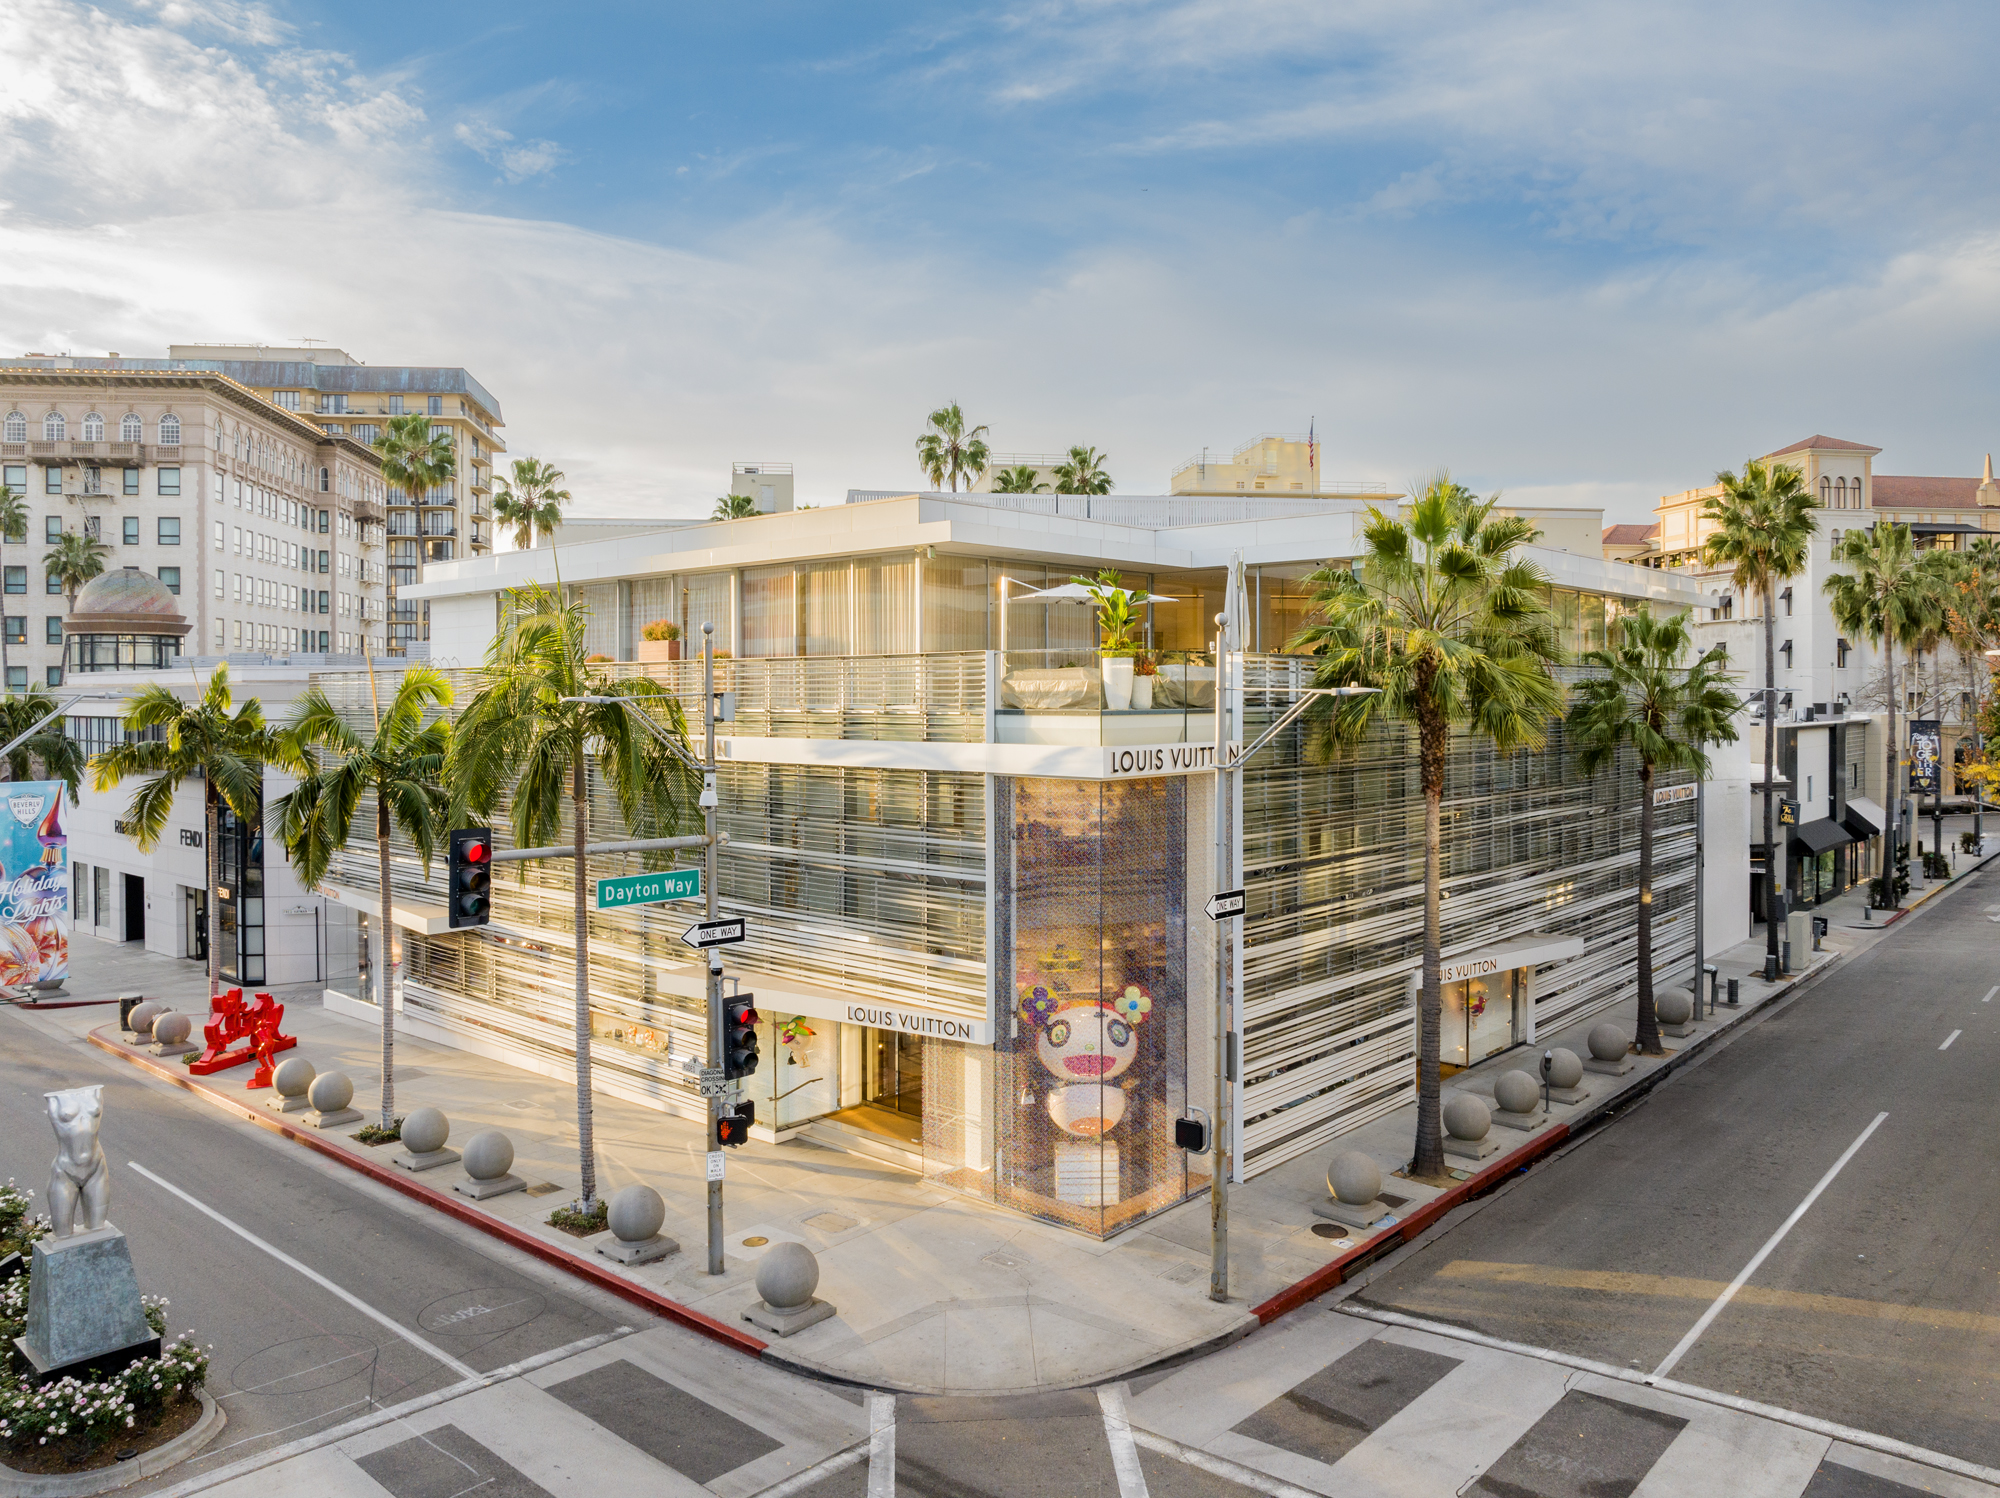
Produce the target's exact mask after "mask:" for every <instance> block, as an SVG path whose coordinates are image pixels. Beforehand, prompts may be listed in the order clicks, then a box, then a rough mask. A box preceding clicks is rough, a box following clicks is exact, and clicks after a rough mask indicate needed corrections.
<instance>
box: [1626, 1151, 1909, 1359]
mask: <svg viewBox="0 0 2000 1498" xmlns="http://www.w3.org/2000/svg"><path fill="white" fill-rule="evenodd" d="M1888 1116H1889V1115H1888V1114H1887V1113H1878V1114H1876V1115H1875V1121H1874V1122H1873V1123H1871V1124H1869V1125H1868V1127H1867V1128H1865V1129H1863V1130H1862V1131H1861V1137H1860V1138H1858V1139H1856V1140H1855V1141H1854V1143H1852V1144H1850V1145H1849V1146H1848V1147H1847V1148H1846V1150H1844V1151H1843V1152H1842V1153H1841V1156H1840V1158H1839V1159H1838V1160H1836V1161H1834V1162H1833V1168H1832V1169H1831V1170H1829V1171H1827V1173H1826V1174H1825V1175H1823V1176H1821V1177H1820V1178H1819V1184H1818V1185H1817V1186H1815V1187H1813V1189H1812V1190H1810V1191H1808V1192H1807V1193H1806V1199H1805V1200H1804V1201H1802V1202H1800V1203H1799V1204H1798V1205H1797V1206H1796V1207H1794V1208H1792V1215H1791V1216H1790V1217H1787V1218H1786V1219H1785V1220H1784V1222H1783V1223H1782V1224H1781V1225H1780V1226H1779V1228H1778V1231H1777V1232H1775V1233H1773V1234H1771V1236H1770V1237H1769V1238H1766V1239H1765V1240H1764V1246H1763V1247H1762V1248H1760V1249H1758V1250H1757V1252H1756V1255H1755V1256H1754V1257H1753V1258H1752V1259H1751V1260H1750V1262H1749V1263H1748V1264H1745V1265H1744V1266H1743V1268H1742V1270H1741V1272H1739V1273H1738V1274H1737V1276H1736V1278H1735V1279H1733V1280H1731V1281H1730V1282H1729V1288H1728V1289H1726V1290H1724V1291H1723V1292H1722V1293H1721V1294H1720V1295H1718V1296H1716V1297H1715V1301H1714V1303H1713V1304H1712V1305H1710V1306H1709V1308H1708V1309H1707V1310H1705V1311H1703V1312H1702V1313H1701V1320H1699V1321H1697V1322H1696V1323H1695V1324H1694V1325H1693V1326H1691V1327H1689V1328H1688V1333H1687V1335H1686V1336H1685V1337H1682V1338H1681V1339H1680V1341H1679V1343H1678V1344H1676V1345H1675V1347H1674V1350H1673V1351H1672V1352H1670V1353H1668V1354H1667V1359H1666V1361H1665V1362H1663V1363H1661V1364H1660V1366H1659V1367H1657V1368H1655V1369H1654V1370H1653V1377H1654V1378H1665V1377H1666V1376H1667V1375H1668V1374H1669V1373H1671V1372H1673V1369H1674V1364H1676V1363H1678V1362H1679V1361H1680V1360H1681V1359H1682V1358H1684V1357H1686V1356H1687V1355H1688V1352H1689V1350H1690V1349H1691V1348H1692V1347H1693V1346H1694V1344H1695V1343H1696V1342H1699V1341H1700V1340H1701V1334H1702V1333H1703V1332H1705V1331H1707V1330H1708V1329H1709V1327H1710V1326H1712V1325H1714V1323H1715V1318H1716V1317H1718V1316H1720V1315H1721V1314H1722V1312H1723V1308H1724V1307H1726V1306H1727V1305H1728V1304H1729V1302H1730V1301H1732V1300H1734V1299H1735V1298H1736V1292H1737V1291H1738V1290H1741V1289H1742V1288H1743V1286H1744V1285H1745V1284H1746V1283H1748V1281H1749V1279H1750V1276H1751V1275H1753V1274H1755V1273H1756V1272H1757V1270H1758V1269H1759V1268H1760V1267H1761V1266H1762V1265H1763V1263H1764V1261H1765V1260H1766V1259H1768V1258H1769V1257H1770V1256H1771V1251H1772V1250H1773V1249H1775V1248H1776V1247H1777V1246H1778V1245H1779V1244H1780V1243H1783V1242H1784V1241H1785V1234H1787V1233H1789V1232H1790V1231H1791V1230H1792V1229H1793V1228H1794V1227H1796V1226H1798V1221H1799V1219H1800V1218H1801V1217H1803V1216H1805V1215H1806V1212H1807V1210H1808V1209H1809V1208H1810V1207H1811V1206H1812V1204H1813V1203H1814V1202H1816V1201H1818V1200H1819V1198H1820V1193H1821V1192H1823V1191H1825V1190H1826V1188H1827V1187H1829V1186H1831V1185H1832V1184H1833V1178H1834V1177H1835V1176H1837V1175H1839V1174H1840V1173H1841V1171H1842V1170H1844V1169H1846V1167H1847V1162H1848V1161H1849V1160H1852V1159H1853V1158H1854V1157H1855V1156H1856V1155H1857V1154H1859V1153H1860V1152H1861V1146H1862V1145H1864V1144H1866V1143H1867V1142H1868V1136H1869V1135H1871V1134H1873V1133H1874V1132H1875V1131H1876V1130H1877V1129H1879V1128H1881V1127H1882V1121H1883V1120H1884V1119H1886V1118H1887V1117H1888Z"/></svg>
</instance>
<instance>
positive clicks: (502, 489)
mask: <svg viewBox="0 0 2000 1498" xmlns="http://www.w3.org/2000/svg"><path fill="white" fill-rule="evenodd" d="M562 481H563V476H562V474H561V472H560V471H559V470H557V469H556V468H555V467H554V466H553V465H551V464H548V463H544V462H543V461H542V460H541V459H540V458H516V459H515V460H514V481H513V483H511V484H510V483H508V482H507V480H505V479H496V480H495V481H494V486H493V487H494V495H493V519H494V521H495V523H496V524H499V525H505V526H512V527H513V529H514V545H515V547H516V548H518V549H519V550H521V551H526V550H527V549H528V548H529V547H531V546H533V545H534V544H535V543H536V541H537V540H542V541H552V540H554V539H555V534H556V532H557V531H558V530H560V529H561V528H562V523H563V515H562V512H563V506H564V505H566V504H568V503H569V490H567V489H564V488H560V487H558V486H559V485H560V484H561V483H562Z"/></svg>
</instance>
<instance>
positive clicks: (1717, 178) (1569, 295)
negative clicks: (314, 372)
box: [0, 0, 2000, 519]
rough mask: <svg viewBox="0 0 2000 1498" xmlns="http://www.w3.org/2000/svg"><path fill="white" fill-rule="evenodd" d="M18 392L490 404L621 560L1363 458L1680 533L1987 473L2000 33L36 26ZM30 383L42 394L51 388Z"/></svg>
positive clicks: (1573, 12) (1976, 20)
mask: <svg viewBox="0 0 2000 1498" xmlns="http://www.w3.org/2000/svg"><path fill="white" fill-rule="evenodd" d="M0 25H4V26H5V27H6V29H7V32H8V34H11V35H15V36H33V37H35V38H37V42H38V45H37V46H35V47H33V48H23V49H20V50H17V51H16V52H15V53H14V54H13V56H12V57H11V58H10V62H9V65H8V67H7V68H6V69H5V70H0V199H4V201H5V204H6V206H5V207H4V209H0V348H6V349H7V351H9V352H19V351H22V350H25V349H28V348H36V349H40V348H45V347H49V346H51V345H53V346H56V347H60V348H74V349H76V350H78V351H82V352H93V351H101V350H104V349H109V348H116V349H119V350H120V351H121V352H127V353H150V352H157V351H158V350H159V349H160V348H162V347H163V346H164V345H165V344H166V343H167V342H169V341H180V340H190V339H210V338H235V337H252V338H261V339H265V340H268V341H272V342H283V341H287V340H289V339H291V338H293V337H296V336H299V335H306V336H314V337H320V338H324V339H327V340H329V341H331V342H334V343H337V344H340V345H342V346H344V347H346V348H348V349H350V350H351V351H352V352H354V353H355V354H356V355H357V356H358V357H361V358H364V359H368V360H370V361H372V362H381V363H388V362H397V363H402V362H449V363H463V364H465V365H467V366H468V367H470V368H471V369H473V370H474V372H475V373H476V374H477V375H478V377H479V378H480V379H481V380H482V381H483V382H484V383H485V384H486V385H487V386H488V388H490V389H492V390H493V391H495V393H496V394H497V395H498V396H499V397H500V399H501V400H502V402H503V403H504V405H505V407H506V414H507V418H508V422H509V440H510V444H511V446H512V448H513V451H514V452H515V453H516V454H520V453H523V452H533V453H536V454H538V455H541V456H544V457H548V458H550V459H552V460H553V461H555V462H557V463H558V464H559V465H560V466H562V467H563V468H565V470H566V471H567V472H568V473H569V474H570V476H571V479H572V481H573V482H572V486H571V487H572V488H573V489H574V490H575V491H576V492H577V494H578V507H579V509H580V510H582V511H587V512H594V513H631V512H669V513H674V512H678V513H685V512H692V511H696V510H700V509H705V508H706V505H707V503H708V501H709V500H710V499H711V498H712V496H713V495H714V494H715V493H717V492H719V491H720V489H721V488H722V486H723V484H724V482H726V475H727V472H728V465H729V463H730V461H731V460H732V459H753V458H761V459H779V460H789V461H792V462H794V463H795V464H797V465H798V470H799V483H800V488H801V491H802V493H803V494H804V495H806V496H808V497H815V498H821V499H832V498H837V497H838V496H839V494H840V492H841V491H842V490H844V489H845V488H847V487H850V486H854V487H865V488H872V487H882V486H888V485H894V484H906V483H911V482H914V481H915V478H916V473H915V469H914V465H913V464H912V462H911V461H910V458H909V453H910V444H911V441H912V439H913V438H914V436H915V434H916V431H917V429H918V427H919V425H920V424H921V420H922V416H923V413H924V411H925V410H927V409H928V408H929V406H930V405H932V404H934V403H935V402H936V401H938V400H940V399H945V398H954V397H955V398H957V399H960V400H961V401H963V402H964V403H965V405H966V407H967V408H968V411H969V413H970V414H971V415H972V417H973V418H974V419H975V420H979V421H984V422H987V423H989V424H990V425H991V426H992V428H993V438H994V441H995V444H996V446H998V447H1000V448H1002V449H1004V450H1025V451H1047V450H1056V449H1060V448H1061V447H1064V446H1067V445H1068V444H1070V443H1072V442H1091V443H1094V444H1095V445H1097V446H1098V447H1100V448H1102V449H1105V450H1106V451H1108V452H1109V453H1110V455H1111V459H1112V462H1111V468H1112V472H1113V473H1114V475H1115V476H1116V477H1117V479H1118V486H1119V488H1120V489H1122V490H1126V491H1131V492H1147V491H1158V490H1160V489H1162V488H1164V487H1165V484H1166V480H1167V475H1168V473H1169V471H1170V470H1171V468H1172V467H1173V466H1174V465H1175V464H1176V463H1177V462H1178V461H1179V460H1180V459H1182V458H1184V457H1186V456H1188V455H1190V454H1192V453H1193V452H1195V451H1196V450H1197V449H1199V448H1201V447H1202V446H1204V445H1206V446H1208V447H1211V448H1227V447H1230V446H1232V445H1234V444H1235V443H1237V442H1240V441H1242V440H1245V439H1247V438H1249V437H1251V436H1252V435H1254V434H1256V433H1258V432H1261V431H1291V430H1302V429H1303V428H1304V426H1305V424H1306V422H1307V421H1308V420H1309V419H1313V420H1316V421H1317V423H1318V426H1319V430H1320V433H1321V435H1322V437H1323V438H1324V439H1325V441H1326V446H1327V459H1326V471H1327V473H1328V474H1329V476H1334V477H1355V478H1381V479H1387V480H1390V481H1392V482H1397V481H1402V480H1406V479H1408V478H1409V477H1410V476H1412V475H1414V474H1416V473H1419V472H1423V471H1427V470H1429V469H1431V468H1433V467H1436V466H1438V465H1448V466H1450V467H1451V468H1452V469H1453V470H1454V471H1456V472H1457V473H1458V474H1459V475H1460V476H1461V477H1463V478H1466V479H1467V480H1469V481H1471V482H1474V483H1476V484H1478V485H1479V486H1481V487H1482V488H1487V489H1492V488H1504V489H1505V490H1506V491H1507V492H1510V493H1513V494H1516V495H1522V494H1525V495H1529V496H1532V497H1535V498H1539V499H1543V500H1546V501H1550V502H1563V501H1565V500H1567V501H1574V502H1587V503H1601V504H1604V505H1605V506H1606V507H1607V509H1608V511H1609V512H1610V513H1609V515H1608V516H1607V518H1610V519H1636V518H1642V517H1643V516H1644V515H1645V514H1646V512H1647V511H1648V510H1649V509H1650V506H1651V503H1652V500H1653V499H1654V497H1656V496H1657V495H1658V494H1660V493H1661V492H1663V491H1667V490H1675V489H1679V488H1683V487H1686V486H1688V485H1692V484H1697V483H1700V482H1703V481H1704V480H1705V479H1706V478H1707V477H1709V476H1710V475H1712V473H1713V472H1714V470H1715V469H1716V468H1718V467H1721V466H1725V465H1733V464H1735V463H1736V462H1739V461H1740V460H1741V459H1742V458H1743V457H1744V456H1745V455H1746V454H1747V453H1752V452H1761V451H1766V450H1769V449H1771V448H1774V447H1777V446H1780V445H1783V444H1784V443H1787V442H1790V441H1792V440H1795V439H1796V438H1798V437H1802V436H1805V435H1807V434H1809V433H1811V432H1814V431H1825V432H1829V433H1832V434H1834V435H1838V436H1845V437H1851V438H1855V439H1859V440H1865V441H1869V442H1872V443H1875V444H1877V445H1879V446H1881V447H1883V448H1884V449H1885V451H1884V454H1883V456H1882V458H1881V459H1880V460H1879V462H1880V466H1882V468H1883V469H1884V470H1885V471H1892V472H1957V473H1971V472H1976V471H1977V468H1978V463H1979V460H1980V457H1981V456H1982V455H1983V454H1984V453H1985V452H1986V451H1987V450H1988V449H1990V448H1992V447H1994V446H1996V445H2000V444H1996V438H1995V435H1994V428H1993V422H1992V418H1991V412H1992V409H1993V375H1992V364H1993V358H1992V353H1991V349H1992V346H1993V342H1994V337H1995V333H1996V331H2000V235H1996V229H2000V201H1996V189H1995V183H1994V180H1993V172H1992V166H1991V164H1992V162H1993V161H1994V160H1995V159H1996V152H1995V147H1996V145H2000V140H1996V129H1995V123H1996V122H1995V104H1994V102H1993V98H1994V92H1995V91H1994V89H1993V86H1992V83H1991V80H1990V78H1989V76H1988V71H1987V68H1986V66H1985V64H1984V61H1983V59H1985V58H1986V57H1988V56H1990V55H1991V54H1992V51H1993V44H1994V42H1995V41H1996V32H2000V17H1996V15H1995V13H1994V12H1992V10H1991V9H1990V7H1979V6H1975V5H1970V4H1967V5H1952V4H1908V5H1902V6H1897V7H1881V6H1860V5H1843V4H1837V3H1836V4H1818V5H1811V6H1808V5H1804V4H1765V5H1751V6H1745V5H1743V4H1740V3H1736V4H1708V3H1701V0H1693V3H1685V4H1682V5H1679V6H1675V7H1670V8H1669V7H1639V6H1617V5H1605V4H1602V3H1597V4H1512V5H1499V4H1477V3H1459V4H1450V5H1445V4H1426V3H1422V0H1416V3H1400V4H1387V3H1380V4H1378V3H1354V4H1328V3H1283V0H1280V3H1266V4H1260V3H1255V0H1236V3H1230V4H1222V3H1212V0H1182V3H1175V0H1166V3H1159V4H1141V3H1120V0H1092V3H1030V4H1021V5H1011V6H1009V5H1002V6H979V5H957V6H944V5H923V4H914V3H912V4H902V5H876V6H871V7H865V8H864V7H856V6H805V5H796V4H735V5H728V6H702V7H696V6H687V5H682V6H672V7H665V6H658V5H639V4H628V5H593V4H583V5H577V6H572V7H568V8H562V9H558V8H554V7H549V6H523V5H509V4H504V3H495V4H484V5H478V6H474V5H470V4H460V3H457V0H427V3H426V4H425V5H424V6H422V7H420V8H416V9H414V10H413V9H412V8H411V7H408V6H390V5H386V4H375V3H359V4H343V5H340V6H314V5H305V4H288V3H282V0H277V3H270V4H265V5H255V4H247V3H242V0H210V3H207V4H201V5H196V4H193V3H191V0H144V3H140V0H131V3H122V4H106V5H103V6H100V7H95V8H92V7H87V6H84V5H80V4H77V3H74V0H0ZM10 346H11V347H10Z"/></svg>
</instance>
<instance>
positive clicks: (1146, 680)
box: [1132, 650, 1160, 710]
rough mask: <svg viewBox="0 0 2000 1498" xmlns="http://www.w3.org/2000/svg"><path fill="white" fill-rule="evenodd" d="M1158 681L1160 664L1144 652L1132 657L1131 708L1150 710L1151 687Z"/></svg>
mask: <svg viewBox="0 0 2000 1498" xmlns="http://www.w3.org/2000/svg"><path fill="white" fill-rule="evenodd" d="M1159 679H1160V663H1159V662H1158V661H1156V660H1154V659H1153V658H1152V657H1151V656H1150V655H1148V654H1146V652H1145V651H1143V650H1142V651H1140V652H1139V653H1138V654H1137V655H1135V656H1133V657H1132V706H1134V707H1136V708H1140V709H1142V710H1144V709H1150V708H1151V707H1152V705H1153V687H1154V685H1155V684H1156V683H1157V682H1158V681H1159Z"/></svg>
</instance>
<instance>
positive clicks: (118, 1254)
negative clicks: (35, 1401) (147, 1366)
mask: <svg viewBox="0 0 2000 1498" xmlns="http://www.w3.org/2000/svg"><path fill="white" fill-rule="evenodd" d="M29 1273H30V1276H31V1278H30V1282H29V1289H28V1324H27V1331H26V1333H25V1334H24V1335H22V1336H19V1337H16V1338H15V1339H14V1350H15V1352H16V1353H17V1354H18V1355H19V1357H20V1359H21V1360H22V1361H23V1362H24V1363H26V1364H27V1366H28V1367H29V1368H30V1369H32V1370H33V1377H34V1380H35V1382H36V1383H38V1384H45V1383H49V1382H51V1381H52V1380H55V1379H58V1378H62V1377H65V1376H74V1377H78V1378H82V1377H84V1376H85V1375H86V1374H89V1373H115V1372H117V1371H118V1370H119V1369H121V1368H124V1367H127V1366H128V1365H130V1364H132V1363H135V1362H137V1361H138V1360H139V1359H140V1358H153V1357H158V1356H159V1355H160V1339H159V1338H158V1337H157V1336H155V1335H154V1333H153V1329H152V1328H151V1327H150V1326H148V1325H147V1324H146V1313H145V1309H144V1307H143V1306H142V1305H141V1304H140V1302H139V1277H138V1275H136V1274H135V1273H134V1272H133V1270H132V1250H131V1249H130V1248H129V1247H128V1246H127V1245H126V1242H125V1235H124V1234H123V1233H121V1232H119V1231H118V1229H117V1228H115V1227H113V1226H112V1225H111V1224H110V1223H108V1222H107V1223H106V1224H105V1225H104V1226H103V1227H101V1228H98V1229H97V1230H96V1231H95V1232H88V1233H76V1234H74V1235H72V1236H71V1237H68V1238H43V1239H41V1240H40V1241H38V1242H37V1243H36V1244H35V1246H34V1259H33V1262H32V1266H31V1268H30V1270H29Z"/></svg>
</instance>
